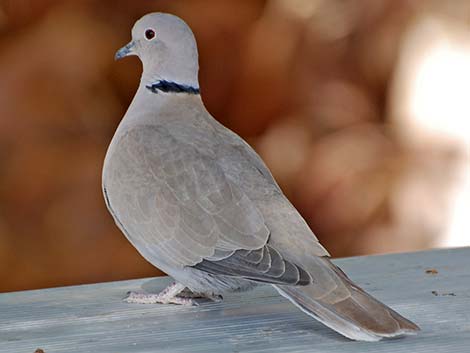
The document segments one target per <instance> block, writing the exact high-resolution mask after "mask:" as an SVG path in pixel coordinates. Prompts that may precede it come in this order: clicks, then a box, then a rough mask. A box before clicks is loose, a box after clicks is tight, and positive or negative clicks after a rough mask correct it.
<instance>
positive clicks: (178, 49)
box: [115, 13, 199, 87]
mask: <svg viewBox="0 0 470 353" xmlns="http://www.w3.org/2000/svg"><path fill="white" fill-rule="evenodd" d="M129 55H137V56H138V57H139V58H140V60H141V61H142V64H143V69H144V70H143V74H142V81H143V82H142V83H143V84H152V83H154V82H156V81H159V80H165V81H169V82H175V83H178V84H182V85H187V86H193V87H197V86H198V69H199V64H198V53H197V46H196V40H195V38H194V35H193V32H192V31H191V29H190V28H189V26H188V25H187V24H186V23H185V22H184V21H183V20H182V19H180V18H179V17H176V16H174V15H170V14H165V13H150V14H148V15H145V16H144V17H142V18H141V19H140V20H138V21H137V22H136V23H135V25H134V27H133V28H132V40H131V41H130V42H129V43H128V44H127V45H126V46H124V47H123V48H121V49H119V50H118V52H117V53H116V56H115V58H116V60H118V59H121V58H123V57H125V56H129Z"/></svg>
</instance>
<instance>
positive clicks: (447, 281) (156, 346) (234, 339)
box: [0, 248, 470, 353]
mask: <svg viewBox="0 0 470 353" xmlns="http://www.w3.org/2000/svg"><path fill="white" fill-rule="evenodd" d="M335 262H336V263H337V264H339V265H340V266H341V267H343V268H344V270H345V271H346V272H347V273H348V274H350V276H351V278H352V279H353V280H355V281H357V282H358V283H359V284H360V285H361V286H363V287H364V288H365V289H366V290H367V291H369V292H370V293H371V294H373V295H374V296H376V297H377V298H379V299H380V300H382V301H384V302H385V303H387V304H388V305H390V306H391V307H393V308H394V309H396V310H397V311H398V312H400V313H402V314H403V315H405V316H406V317H408V318H410V319H411V320H413V321H415V322H416V323H417V324H418V325H420V326H421V328H422V330H423V331H422V332H421V333H420V334H419V335H418V336H413V337H407V338H404V339H393V340H386V341H381V342H377V343H375V342H374V343H368V342H353V341H349V340H347V339H345V338H343V337H342V336H340V335H338V334H336V333H335V332H333V331H331V330H329V329H328V328H326V327H324V326H323V325H321V324H320V323H318V322H316V321H315V320H313V319H311V318H309V317H308V316H306V315H305V314H303V313H302V312H300V311H299V310H298V309H296V308H295V307H294V306H293V305H291V304H290V303H288V302H287V301H286V300H285V299H283V298H282V297H280V296H279V295H278V294H277V293H276V292H275V291H274V290H273V289H271V288H270V287H269V286H263V287H259V288H257V289H255V290H254V291H252V292H249V293H238V294H230V295H226V297H225V300H224V301H223V302H222V303H216V304H211V303H208V304H202V305H201V306H199V307H182V306H174V305H138V304H126V303H123V302H122V301H121V299H122V298H123V297H124V296H125V294H126V292H127V291H130V290H138V289H139V288H141V287H143V288H144V289H146V290H159V289H162V288H163V287H164V286H165V285H166V284H167V283H168V282H169V279H168V278H158V279H142V280H132V281H121V282H111V283H100V284H95V285H83V286H73V287H63V288H52V289H45V290H35V291H25V292H16V293H6V294H0V352H2V353H7V352H8V353H20V352H21V353H24V352H26V353H33V352H34V351H35V350H36V349H37V348H42V349H43V350H44V352H45V353H59V352H60V353H66V352H68V353H71V352H76V353H86V352H90V353H91V352H93V353H98V352H103V353H108V352H109V353H121V352H122V353H133V352H139V353H147V352H185V353H188V352H322V353H328V352H341V353H345V352H358V353H359V352H361V353H363V352H414V353H420V352H426V353H428V352H433V353H436V352H453V353H455V352H470V248H462V249H454V250H438V251H430V252H420V253H414V254H394V255H385V256H371V257H357V258H349V259H340V260H337V261H335ZM430 269H433V270H434V269H435V270H436V271H437V273H434V274H433V273H426V270H430ZM431 272H433V271H431Z"/></svg>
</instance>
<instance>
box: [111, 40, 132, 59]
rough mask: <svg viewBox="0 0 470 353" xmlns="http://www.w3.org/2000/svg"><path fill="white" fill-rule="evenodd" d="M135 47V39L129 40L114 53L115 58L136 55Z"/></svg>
mask: <svg viewBox="0 0 470 353" xmlns="http://www.w3.org/2000/svg"><path fill="white" fill-rule="evenodd" d="M134 47H135V43H134V41H132V42H129V43H128V44H126V45H125V46H123V47H122V48H121V49H119V50H118V51H117V52H116V55H114V60H119V59H122V58H124V57H126V56H129V55H136V54H135V52H134Z"/></svg>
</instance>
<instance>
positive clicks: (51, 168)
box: [0, 0, 434, 291]
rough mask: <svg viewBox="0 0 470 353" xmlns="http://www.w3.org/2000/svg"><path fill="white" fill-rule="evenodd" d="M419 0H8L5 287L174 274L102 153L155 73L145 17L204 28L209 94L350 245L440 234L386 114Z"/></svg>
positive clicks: (315, 224) (306, 210) (342, 251)
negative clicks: (132, 214) (407, 185)
mask: <svg viewBox="0 0 470 353" xmlns="http://www.w3.org/2000/svg"><path fill="white" fill-rule="evenodd" d="M416 3H417V2H414V1H405V0H382V1H375V0H363V1H352V0H348V1H344V0H341V1H340V0H266V1H264V0H250V1H240V0H224V1H220V0H191V1H182V0H181V1H179V0H168V1H163V0H162V1H158V0H155V1H147V0H146V1H144V0H140V1H124V0H113V1H111V0H82V1H78V0H77V1H73V0H70V1H65V0H43V1H35V0H6V1H2V2H1V5H0V48H1V51H0V77H1V78H2V79H1V80H0V162H1V163H0V291H9V290H18V289H25V288H39V287H47V286H57V285H67V284H76V283H87V282H97V281H106V280H115V279H124V278H130V277H143V276H152V275H156V274H158V271H157V270H155V269H154V268H153V267H152V266H151V265H149V264H148V263H146V262H145V260H143V259H142V258H141V257H140V255H139V254H138V253H137V252H136V251H135V250H134V249H133V248H132V246H131V245H130V244H128V242H127V240H126V239H125V237H124V236H123V235H122V234H120V232H119V231H118V229H117V228H116V227H115V225H114V224H113V221H112V219H111V216H110V215H109V214H108V213H107V211H106V209H105V206H104V202H103V200H102V195H101V188H100V184H101V167H102V161H103V158H104V154H105V151H106V148H107V145H108V143H109V141H110V139H111V137H112V134H113V132H114V130H115V128H116V126H117V124H118V123H119V121H120V119H121V117H122V116H123V114H124V112H125V109H126V107H127V106H128V104H129V103H130V100H131V99H132V96H133V93H134V91H135V89H136V86H137V84H138V81H139V77H140V70H141V67H140V63H139V62H138V60H137V59H135V58H133V59H126V60H124V61H122V62H119V63H115V62H114V61H113V55H114V52H115V50H116V49H118V48H119V47H120V46H122V45H124V44H125V43H127V42H128V40H129V38H130V28H131V27H132V25H133V23H134V21H135V20H137V19H138V18H139V17H141V16H142V15H144V14H145V13H147V12H151V11H164V12H171V13H174V14H176V15H178V16H180V17H182V18H183V19H185V20H186V21H187V22H188V24H189V25H190V26H191V27H192V28H193V30H194V32H195V35H196V38H197V40H198V44H199V49H200V66H201V70H200V81H201V88H202V94H203V98H204V101H205V103H206V105H207V108H208V110H209V111H210V112H211V113H212V114H213V115H214V116H215V117H217V118H218V119H219V120H220V121H221V122H222V123H224V124H225V125H227V126H229V127H230V128H232V129H233V130H234V131H236V132H238V133H239V134H241V135H242V136H243V137H244V138H246V139H247V140H248V141H249V142H250V143H251V144H252V145H253V146H254V147H255V148H256V149H257V150H258V152H259V153H260V154H261V155H262V157H263V158H264V159H265V160H266V162H267V164H268V165H269V166H270V167H271V168H272V170H273V172H274V174H275V176H276V178H277V179H278V181H279V183H280V185H281V187H282V188H283V190H284V191H285V193H286V194H287V195H288V196H289V198H290V199H291V201H292V202H293V203H294V204H295V205H296V206H297V207H298V209H299V210H300V211H301V213H302V214H303V215H304V216H305V218H306V219H307V221H308V222H309V224H310V225H311V227H312V229H313V230H314V231H315V233H316V234H317V236H318V237H319V238H320V239H321V241H322V242H323V244H324V245H325V246H326V247H327V248H328V249H329V250H330V251H331V253H332V255H334V256H346V255H353V254H363V253H371V252H377V251H385V250H394V251H399V250H411V249H422V248H426V247H429V246H430V245H431V244H432V240H433V236H434V234H433V233H432V232H428V231H427V230H428V229H427V228H426V227H421V228H420V227H414V228H411V230H412V232H413V234H410V229H408V232H407V233H406V234H405V235H403V233H402V231H403V229H404V228H406V227H404V226H403V224H402V223H400V222H401V221H400V220H399V219H397V216H396V214H395V213H394V212H393V207H392V206H391V205H392V204H393V202H392V201H393V195H394V192H395V190H396V189H397V186H398V185H399V181H400V180H401V178H402V177H403V175H404V173H406V171H407V170H408V168H410V166H412V165H413V164H414V162H413V160H414V158H415V157H414V156H413V155H410V154H409V153H408V152H407V151H406V150H404V149H403V148H402V147H401V146H400V144H399V143H398V142H397V140H396V138H395V136H394V135H393V134H392V133H391V131H390V129H389V127H388V124H387V119H386V114H385V112H386V108H387V95H388V86H389V83H390V80H391V77H392V74H393V71H394V67H395V65H396V61H397V55H398V51H399V44H400V39H401V36H402V35H403V32H404V30H405V29H406V28H407V26H408V25H409V23H410V22H411V21H412V20H413V18H414V17H415V16H416V14H417V13H419V12H421V11H424V8H426V6H430V7H432V6H434V5H433V3H434V2H427V5H426V6H425V5H424V3H426V2H422V3H421V4H420V5H417V4H416Z"/></svg>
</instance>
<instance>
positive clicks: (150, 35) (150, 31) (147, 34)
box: [145, 29, 155, 40]
mask: <svg viewBox="0 0 470 353" xmlns="http://www.w3.org/2000/svg"><path fill="white" fill-rule="evenodd" d="M145 38H147V40H152V39H153V38H155V31H154V30H153V29H147V30H146V31H145Z"/></svg>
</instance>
